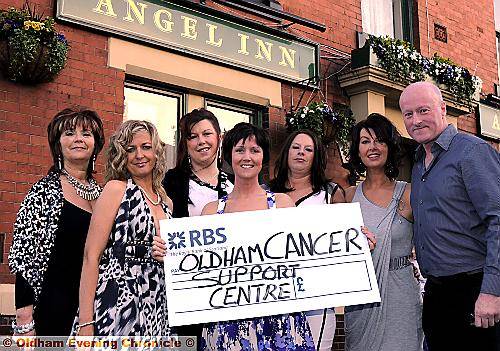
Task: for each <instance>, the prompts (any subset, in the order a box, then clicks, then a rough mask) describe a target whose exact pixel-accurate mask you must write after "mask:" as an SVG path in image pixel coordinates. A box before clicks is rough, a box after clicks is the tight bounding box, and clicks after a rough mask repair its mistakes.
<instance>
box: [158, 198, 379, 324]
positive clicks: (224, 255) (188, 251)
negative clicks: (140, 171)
mask: <svg viewBox="0 0 500 351" xmlns="http://www.w3.org/2000/svg"><path fill="white" fill-rule="evenodd" d="M362 223H363V220H362V217H361V210H360V208H359V204H357V203H353V204H335V205H318V206H308V207H300V208H284V209H276V210H263V211H252V212H239V213H227V214H224V215H211V216H200V217H189V218H177V219H169V220H162V221H160V228H161V236H162V238H163V239H164V240H165V241H166V242H167V251H168V253H167V256H166V257H165V272H166V278H165V279H166V286H167V305H168V319H169V323H170V325H172V326H176V325H185V324H195V323H202V322H215V321H225V320H234V319H243V318H251V317H260V316H268V315H275V314H283V313H288V312H298V311H308V310H315V309H322V308H326V307H334V306H348V305H355V304H361V303H370V302H379V301H380V295H379V291H378V286H377V280H376V277H375V272H374V270H373V264H372V260H371V255H370V252H369V249H368V243H367V240H366V237H365V236H364V235H363V233H361V230H360V227H361V225H362Z"/></svg>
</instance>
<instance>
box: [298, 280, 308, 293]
mask: <svg viewBox="0 0 500 351" xmlns="http://www.w3.org/2000/svg"><path fill="white" fill-rule="evenodd" d="M297 287H298V290H299V291H306V290H305V289H304V279H302V277H297Z"/></svg>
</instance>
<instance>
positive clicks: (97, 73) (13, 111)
mask: <svg viewBox="0 0 500 351" xmlns="http://www.w3.org/2000/svg"><path fill="white" fill-rule="evenodd" d="M31 3H32V4H36V5H37V9H38V10H39V11H40V12H44V13H45V14H47V15H48V14H51V15H52V14H53V13H54V11H53V5H54V3H55V2H54V1H52V0H31ZM23 4H24V0H0V8H2V9H5V8H7V7H9V6H15V7H17V8H20V7H22V6H23ZM57 27H58V29H59V30H60V31H62V32H63V33H64V35H66V37H67V38H68V40H69V42H70V44H71V49H70V51H69V55H68V56H69V58H68V63H67V65H66V68H65V69H64V70H63V71H62V72H61V74H60V75H59V76H58V77H57V79H56V80H55V81H54V82H51V83H47V84H41V85H38V86H23V85H18V84H13V83H9V82H7V81H6V80H5V79H2V78H0V209H1V210H0V233H7V234H8V235H7V236H6V245H5V246H4V252H3V253H1V252H0V254H3V262H4V263H3V264H0V283H7V282H13V277H12V276H11V275H10V274H9V271H8V267H7V264H6V262H7V255H8V248H9V246H10V242H11V240H12V235H11V233H12V224H13V222H14V219H15V216H16V213H17V210H18V208H19V203H20V202H21V201H22V199H23V198H24V196H25V194H26V192H27V191H28V190H29V188H30V186H31V185H32V184H33V183H34V182H35V181H37V180H38V179H40V178H41V177H42V176H43V175H44V174H46V173H47V170H48V169H49V167H50V165H51V164H52V160H51V157H50V151H49V147H48V144H47V134H46V128H47V124H48V123H49V121H50V120H51V118H52V117H53V116H54V115H55V114H56V113H57V111H60V110H61V109H63V108H65V107H68V106H74V105H79V106H87V107H90V108H92V109H94V110H96V111H97V112H98V114H99V115H100V116H101V118H102V120H103V123H104V126H105V129H106V137H108V136H109V133H110V132H111V131H113V130H114V129H115V128H116V126H117V125H118V124H119V123H120V122H121V120H122V115H123V82H124V79H125V75H124V72H122V71H118V70H116V69H113V68H108V67H107V57H108V51H107V50H108V48H107V45H108V41H107V37H105V36H102V35H97V34H93V33H89V32H86V31H84V30H81V29H77V28H76V27H68V26H64V25H58V26H57ZM101 162H102V161H101V159H99V160H98V163H101ZM98 166H99V167H100V168H98V169H102V165H98Z"/></svg>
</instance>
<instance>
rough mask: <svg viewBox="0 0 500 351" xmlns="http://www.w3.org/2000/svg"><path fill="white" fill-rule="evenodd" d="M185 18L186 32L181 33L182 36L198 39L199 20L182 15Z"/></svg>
mask: <svg viewBox="0 0 500 351" xmlns="http://www.w3.org/2000/svg"><path fill="white" fill-rule="evenodd" d="M181 18H182V19H183V20H184V33H181V37H184V38H188V39H191V40H196V38H197V37H198V33H197V32H196V23H197V22H198V21H197V20H195V19H194V18H191V17H186V16H181Z"/></svg>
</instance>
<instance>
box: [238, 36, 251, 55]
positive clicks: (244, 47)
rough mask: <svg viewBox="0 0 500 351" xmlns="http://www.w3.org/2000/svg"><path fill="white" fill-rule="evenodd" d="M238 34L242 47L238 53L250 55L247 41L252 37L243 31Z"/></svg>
mask: <svg viewBox="0 0 500 351" xmlns="http://www.w3.org/2000/svg"><path fill="white" fill-rule="evenodd" d="M238 36H239V37H240V49H239V50H238V54H243V55H250V53H249V52H248V50H247V41H248V39H249V38H250V37H249V36H248V35H245V34H241V33H238Z"/></svg>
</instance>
